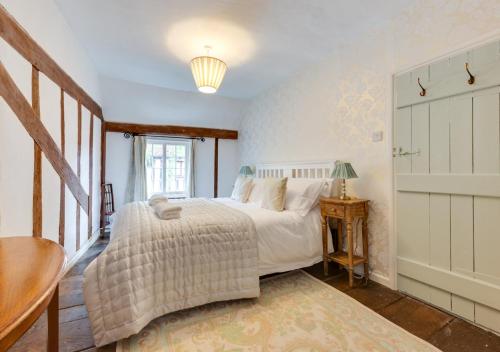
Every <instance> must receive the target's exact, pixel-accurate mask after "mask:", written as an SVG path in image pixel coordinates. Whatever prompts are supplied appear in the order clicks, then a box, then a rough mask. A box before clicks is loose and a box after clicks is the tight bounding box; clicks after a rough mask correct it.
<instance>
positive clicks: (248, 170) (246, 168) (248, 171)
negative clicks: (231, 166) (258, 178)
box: [240, 166, 253, 176]
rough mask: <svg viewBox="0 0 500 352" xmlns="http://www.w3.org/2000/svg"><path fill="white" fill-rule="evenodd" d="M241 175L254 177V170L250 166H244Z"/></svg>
mask: <svg viewBox="0 0 500 352" xmlns="http://www.w3.org/2000/svg"><path fill="white" fill-rule="evenodd" d="M240 175H244V176H252V175H253V171H252V168H251V167H250V166H242V167H241V169H240Z"/></svg>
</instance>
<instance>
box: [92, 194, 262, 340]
mask: <svg viewBox="0 0 500 352" xmlns="http://www.w3.org/2000/svg"><path fill="white" fill-rule="evenodd" d="M179 204H180V205H181V206H182V209H183V210H182V216H181V218H180V219H177V220H160V219H159V218H157V217H156V215H155V214H154V211H153V209H152V208H151V207H150V206H149V205H148V204H147V203H146V202H135V203H129V204H127V205H125V206H124V207H123V208H122V209H121V210H120V211H119V212H118V213H117V214H116V218H115V221H114V223H113V228H112V230H111V238H112V239H111V242H110V243H109V245H108V246H107V247H106V249H105V250H104V251H103V252H102V253H101V255H99V257H97V258H96V259H95V260H94V261H93V262H92V263H91V264H90V265H89V266H88V268H87V269H86V270H85V272H84V284H83V293H84V298H85V303H86V305H87V309H88V313H89V319H90V322H91V325H92V331H93V334H94V340H95V343H96V345H97V346H102V345H105V344H108V343H110V342H113V341H116V340H120V339H122V338H125V337H128V336H130V335H133V334H136V333H138V332H139V331H140V330H141V329H142V328H143V327H144V326H146V325H147V324H148V323H149V322H150V321H151V320H153V319H155V318H157V317H159V316H162V315H164V314H166V313H170V312H174V311H177V310H181V309H185V308H190V307H194V306H199V305H202V304H205V303H209V302H215V301H222V300H230V299H237V298H250V297H257V296H259V293H260V290H259V272H258V250H257V235H256V231H255V226H254V223H253V222H252V220H251V219H250V218H249V217H248V216H247V215H245V214H244V213H242V212H240V211H238V210H236V209H232V208H229V207H227V206H225V205H222V204H218V203H216V202H213V201H210V200H207V199H199V198H198V199H190V200H186V201H182V202H179Z"/></svg>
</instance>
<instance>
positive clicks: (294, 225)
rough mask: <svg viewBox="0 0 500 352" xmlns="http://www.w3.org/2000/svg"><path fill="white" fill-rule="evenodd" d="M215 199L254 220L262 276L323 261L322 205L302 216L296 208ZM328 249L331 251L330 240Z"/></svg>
mask: <svg viewBox="0 0 500 352" xmlns="http://www.w3.org/2000/svg"><path fill="white" fill-rule="evenodd" d="M214 200H215V201H216V202H219V203H222V204H224V205H226V206H228V207H231V208H233V209H237V210H240V211H241V212H243V213H245V214H247V215H248V216H249V217H250V218H251V219H252V220H253V222H254V224H255V229H256V231H257V243H258V248H259V275H261V276H262V275H267V274H271V273H277V272H284V271H288V270H294V269H299V268H303V267H307V266H310V265H313V264H315V263H319V262H320V261H322V260H323V242H322V238H321V237H322V236H321V218H320V216H321V215H320V209H319V206H317V207H315V208H313V209H312V210H311V211H310V212H309V213H308V214H307V215H306V216H301V215H299V214H298V213H296V212H294V211H289V210H284V211H281V212H278V211H274V210H268V209H263V208H260V207H259V205H258V204H255V203H241V202H238V201H235V200H232V199H230V198H217V199H214ZM329 237H330V236H329ZM329 250H330V251H332V244H331V241H329Z"/></svg>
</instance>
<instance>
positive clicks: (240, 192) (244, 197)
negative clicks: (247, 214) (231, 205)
mask: <svg viewBox="0 0 500 352" xmlns="http://www.w3.org/2000/svg"><path fill="white" fill-rule="evenodd" d="M251 189H252V178H251V177H246V176H238V178H237V179H236V182H235V183H234V188H233V193H231V199H234V200H237V201H239V202H242V203H246V202H247V201H248V196H249V195H250V191H251Z"/></svg>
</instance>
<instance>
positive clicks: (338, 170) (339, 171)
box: [331, 161, 358, 200]
mask: <svg viewBox="0 0 500 352" xmlns="http://www.w3.org/2000/svg"><path fill="white" fill-rule="evenodd" d="M331 177H332V178H340V179H341V180H342V190H341V193H340V199H342V200H349V199H351V197H349V196H347V195H346V194H345V180H346V179H348V178H358V175H356V172H355V171H354V169H353V168H352V166H351V163H344V162H342V161H338V162H336V163H335V169H333V172H332V175H331Z"/></svg>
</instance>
